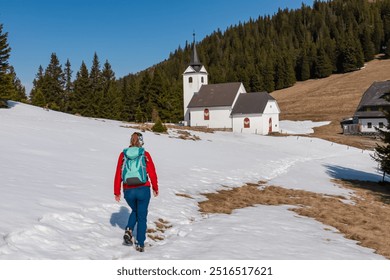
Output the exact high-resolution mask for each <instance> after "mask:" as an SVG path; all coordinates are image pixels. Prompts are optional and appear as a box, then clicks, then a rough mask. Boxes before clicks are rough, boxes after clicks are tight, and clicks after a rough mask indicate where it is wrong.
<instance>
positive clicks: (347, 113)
mask: <svg viewBox="0 0 390 280" xmlns="http://www.w3.org/2000/svg"><path fill="white" fill-rule="evenodd" d="M384 80H390V60H383V59H376V60H373V61H371V62H369V63H367V64H366V65H365V67H364V68H363V69H361V70H359V71H355V72H351V73H347V74H335V75H331V76H330V77H328V78H324V79H319V80H308V81H305V82H298V83H296V84H295V85H294V86H292V87H290V88H286V89H283V90H278V91H274V92H272V94H271V95H272V96H273V97H274V98H275V99H276V100H277V101H278V104H279V106H280V109H281V111H282V112H281V116H280V118H281V119H282V120H313V121H331V124H329V125H328V126H324V127H319V128H315V133H314V135H315V136H317V137H320V138H323V139H327V140H331V141H334V142H337V143H341V144H347V145H351V146H356V147H359V148H372V147H373V146H374V145H375V141H374V140H372V139H369V138H365V137H355V136H344V135H341V134H340V133H341V132H342V130H341V126H340V121H341V120H342V119H343V118H348V117H352V116H353V114H354V112H355V110H356V108H357V106H358V104H359V102H360V99H361V97H362V95H363V93H364V92H365V91H366V90H367V88H368V87H369V86H370V85H371V84H372V83H373V82H375V81H384Z"/></svg>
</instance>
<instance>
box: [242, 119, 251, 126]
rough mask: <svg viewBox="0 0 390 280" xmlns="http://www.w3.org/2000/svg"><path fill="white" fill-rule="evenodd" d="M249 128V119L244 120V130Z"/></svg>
mask: <svg viewBox="0 0 390 280" xmlns="http://www.w3.org/2000/svg"><path fill="white" fill-rule="evenodd" d="M250 127H251V121H250V120H249V118H245V119H244V128H250Z"/></svg>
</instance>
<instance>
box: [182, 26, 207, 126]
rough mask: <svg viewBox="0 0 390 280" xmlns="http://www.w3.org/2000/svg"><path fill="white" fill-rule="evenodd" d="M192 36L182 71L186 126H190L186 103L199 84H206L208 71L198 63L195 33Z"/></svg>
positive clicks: (198, 87) (196, 90) (199, 86)
mask: <svg viewBox="0 0 390 280" xmlns="http://www.w3.org/2000/svg"><path fill="white" fill-rule="evenodd" d="M193 36H194V42H193V43H192V53H191V62H190V65H189V66H188V67H187V69H186V70H185V71H184V73H183V99H184V100H183V101H184V102H183V103H184V122H185V124H186V125H188V126H191V119H190V112H189V110H188V108H187V107H188V104H189V103H190V101H191V99H192V97H193V96H194V94H195V93H197V92H198V91H199V89H200V88H201V86H202V85H207V84H208V73H207V71H206V68H205V67H204V66H203V65H202V64H201V63H200V61H199V57H198V53H197V51H196V44H195V33H194V34H193Z"/></svg>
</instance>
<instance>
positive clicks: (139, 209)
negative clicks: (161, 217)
mask: <svg viewBox="0 0 390 280" xmlns="http://www.w3.org/2000/svg"><path fill="white" fill-rule="evenodd" d="M143 144H144V142H143V137H142V134H141V133H139V132H134V133H133V134H132V135H131V139H130V147H129V148H126V149H124V150H123V152H121V153H120V155H119V158H118V164H117V167H116V173H115V180H114V195H115V200H116V201H117V202H119V201H120V199H121V186H122V187H123V193H124V198H125V200H126V202H127V204H128V205H129V206H130V208H131V214H130V217H129V221H128V223H127V226H126V229H125V235H124V236H123V239H124V244H125V245H133V242H134V239H133V231H134V227H135V225H136V224H137V234H136V236H137V240H136V241H135V244H136V249H137V251H139V252H144V250H145V244H144V243H145V239H146V223H147V215H148V206H149V201H150V186H152V189H153V195H154V196H155V197H156V196H158V181H157V174H156V169H155V167H154V163H153V160H152V157H151V156H150V154H149V153H148V152H147V151H145V150H144V148H142V146H143ZM134 171H136V173H137V174H136V175H134V174H133V173H134ZM143 173H144V174H143Z"/></svg>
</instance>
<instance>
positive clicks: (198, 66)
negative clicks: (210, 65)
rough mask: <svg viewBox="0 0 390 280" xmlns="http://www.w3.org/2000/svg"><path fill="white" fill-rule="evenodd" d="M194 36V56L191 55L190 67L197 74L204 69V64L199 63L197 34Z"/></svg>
mask: <svg viewBox="0 0 390 280" xmlns="http://www.w3.org/2000/svg"><path fill="white" fill-rule="evenodd" d="M192 35H193V36H194V42H193V43H192V54H191V62H190V65H191V66H192V68H194V70H195V71H196V72H199V71H200V69H201V68H202V63H200V61H199V57H198V52H197V51H196V43H195V32H194V33H193V34H192Z"/></svg>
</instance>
